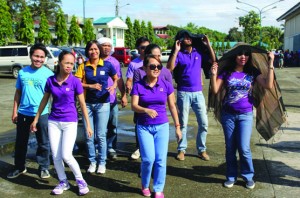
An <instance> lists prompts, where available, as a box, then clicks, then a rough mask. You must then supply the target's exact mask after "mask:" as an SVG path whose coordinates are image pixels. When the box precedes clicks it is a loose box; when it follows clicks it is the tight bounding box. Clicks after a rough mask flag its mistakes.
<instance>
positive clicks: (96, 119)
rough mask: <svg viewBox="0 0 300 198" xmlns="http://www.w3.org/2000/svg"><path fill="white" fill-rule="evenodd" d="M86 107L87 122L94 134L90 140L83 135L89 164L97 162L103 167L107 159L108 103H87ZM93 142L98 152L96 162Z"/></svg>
mask: <svg viewBox="0 0 300 198" xmlns="http://www.w3.org/2000/svg"><path fill="white" fill-rule="evenodd" d="M86 107H87V111H88V116H89V121H90V124H91V129H92V130H93V131H94V134H93V135H92V137H90V138H89V137H88V136H87V134H86V133H85V135H86V138H87V140H86V145H87V152H88V159H89V161H90V162H91V163H96V162H98V164H99V165H105V164H106V158H107V144H106V132H107V122H108V118H109V111H110V103H96V104H90V103H87V104H86ZM83 120H84V119H83ZM84 124H85V120H84ZM95 140H96V142H97V145H98V151H99V156H98V160H96V148H95Z"/></svg>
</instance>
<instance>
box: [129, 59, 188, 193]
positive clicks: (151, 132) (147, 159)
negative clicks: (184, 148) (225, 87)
mask: <svg viewBox="0 0 300 198" xmlns="http://www.w3.org/2000/svg"><path fill="white" fill-rule="evenodd" d="M143 65H144V66H143V68H144V70H145V71H146V76H145V77H144V78H143V79H142V80H141V81H139V82H136V83H135V84H134V86H133V89H132V92H131V95H132V98H131V108H132V110H133V111H134V112H136V113H137V116H136V118H137V134H138V139H139V144H140V152H141V157H142V163H141V170H142V194H143V195H144V196H146V197H150V196H151V192H150V189H149V185H150V178H151V171H152V168H154V178H153V191H154V192H155V197H156V198H161V197H164V194H163V189H164V185H165V179H166V163H167V153H168V141H169V121H168V117H167V110H166V103H167V102H168V106H169V109H170V112H171V115H172V117H173V120H174V123H175V128H176V137H177V141H179V140H180V139H181V136H182V134H181V131H180V124H179V119H178V114H177V109H176V106H175V96H174V88H173V85H172V84H171V83H169V82H167V81H165V80H164V79H162V78H160V77H159V75H160V72H161V69H162V65H161V62H160V60H158V59H156V57H155V56H154V55H152V54H150V55H147V56H146V57H145V59H144V62H143Z"/></svg>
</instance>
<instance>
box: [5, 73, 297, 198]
mask: <svg viewBox="0 0 300 198" xmlns="http://www.w3.org/2000/svg"><path fill="white" fill-rule="evenodd" d="M276 75H277V79H278V81H279V84H280V87H281V89H282V93H283V100H284V102H285V104H286V106H287V110H288V122H287V123H286V124H285V125H283V126H282V131H281V132H279V133H278V134H277V135H276V136H275V137H274V138H273V139H272V140H271V141H269V142H265V141H264V140H263V139H262V138H261V137H260V136H259V134H258V133H257V131H256V130H255V128H253V135H252V140H251V141H252V152H253V161H254V167H255V178H254V179H255V181H256V187H255V189H253V190H248V189H246V188H245V184H244V182H243V181H242V180H241V178H239V179H238V182H237V184H236V185H235V186H234V187H233V188H231V189H226V188H224V187H222V183H223V182H224V180H225V176H224V175H225V158H224V152H225V149H224V148H225V145H224V137H223V133H222V129H221V127H220V125H219V124H218V123H216V122H215V120H214V118H213V116H212V113H209V134H208V137H207V147H208V153H209V154H210V156H211V160H210V161H208V162H205V161H202V160H200V159H199V158H197V156H196V153H197V152H196V148H195V140H194V137H195V128H196V119H195V117H194V116H193V114H191V117H190V123H189V126H190V128H189V148H188V150H187V154H188V155H187V157H186V160H185V161H183V162H179V161H177V160H175V158H174V157H175V156H176V143H175V142H174V141H171V142H170V144H169V155H168V167H167V181H166V186H165V190H164V192H165V196H166V197H195V198H196V197H266V198H269V197H270V198H271V197H278V198H281V197H291V198H294V197H295V198H296V197H300V163H299V160H300V102H299V98H300V89H299V88H300V68H285V69H282V70H278V69H276ZM13 83H14V80H13V79H8V78H3V77H2V78H0V93H3V94H0V101H1V104H0V108H1V111H0V116H1V117H0V119H1V127H0V148H1V152H2V155H1V157H0V186H1V187H0V193H1V194H0V196H1V197H24V196H30V197H50V196H51V195H50V191H51V190H52V188H53V187H54V186H55V185H56V184H57V179H56V175H55V170H54V168H53V166H51V170H50V173H51V174H52V176H53V177H52V178H50V179H48V180H42V179H40V178H39V177H38V176H37V164H36V163H35V161H34V149H30V151H29V155H28V162H27V167H28V173H26V174H24V175H22V176H20V177H19V178H16V179H10V180H9V179H6V175H7V173H8V171H9V170H10V169H11V168H12V167H13V166H12V164H13V158H12V154H11V148H12V147H11V145H13V140H14V125H12V124H10V123H4V122H2V121H5V122H9V120H10V116H11V107H12V106H11V105H12V104H11V103H12V98H10V97H12V96H13V92H14V88H13ZM205 85H206V87H205V89H206V90H204V93H207V85H208V81H207V80H206V81H205ZM11 89H13V90H11ZM119 122H120V133H121V134H120V135H119V141H118V148H119V150H118V153H119V157H118V160H117V161H108V162H107V173H106V174H105V175H104V176H100V175H96V174H93V175H89V174H87V173H85V170H86V169H87V168H88V165H89V164H88V161H87V160H86V157H85V156H84V155H76V159H77V160H78V162H79V164H80V167H81V169H82V172H83V175H84V178H85V179H86V180H87V182H88V184H89V186H90V190H91V192H90V193H89V194H88V195H87V197H141V195H140V178H138V176H137V170H138V168H139V162H140V160H137V161H130V160H128V156H129V155H130V153H131V152H132V151H133V150H134V141H135V140H134V137H133V127H134V126H133V125H132V112H131V111H130V108H129V107H126V108H125V109H122V110H121V112H120V117H119ZM173 131H174V130H173V129H171V133H173ZM7 145H10V146H9V147H8V146H7ZM4 148H6V150H4ZM7 152H9V153H7ZM66 171H67V175H68V177H69V179H70V182H71V184H72V187H71V189H70V190H69V191H66V192H65V193H64V194H63V195H62V197H74V196H77V188H76V186H75V185H76V184H75V181H74V177H73V175H72V173H71V171H70V169H69V168H66Z"/></svg>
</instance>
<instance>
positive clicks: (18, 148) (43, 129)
mask: <svg viewBox="0 0 300 198" xmlns="http://www.w3.org/2000/svg"><path fill="white" fill-rule="evenodd" d="M33 120H34V116H26V115H23V114H20V113H19V114H18V120H17V121H18V123H17V137H16V145H15V166H16V167H15V168H16V169H18V170H24V169H25V161H26V154H27V144H28V139H29V133H30V125H31V123H32V122H33ZM36 127H37V131H36V132H35V136H36V140H37V142H38V147H37V151H36V161H37V163H38V164H39V170H40V171H42V170H48V169H49V165H50V159H49V155H50V144H49V137H48V114H45V115H42V116H40V118H39V120H38V123H37V125H36Z"/></svg>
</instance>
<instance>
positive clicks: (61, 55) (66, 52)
mask: <svg viewBox="0 0 300 198" xmlns="http://www.w3.org/2000/svg"><path fill="white" fill-rule="evenodd" d="M68 54H70V55H72V56H73V57H74V60H75V56H74V54H73V53H72V52H70V51H67V50H63V51H61V52H60V54H59V56H58V65H57V67H56V70H55V74H56V75H58V74H59V71H60V63H61V61H62V60H63V59H64V57H65V56H66V55H68ZM74 63H75V62H74Z"/></svg>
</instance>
